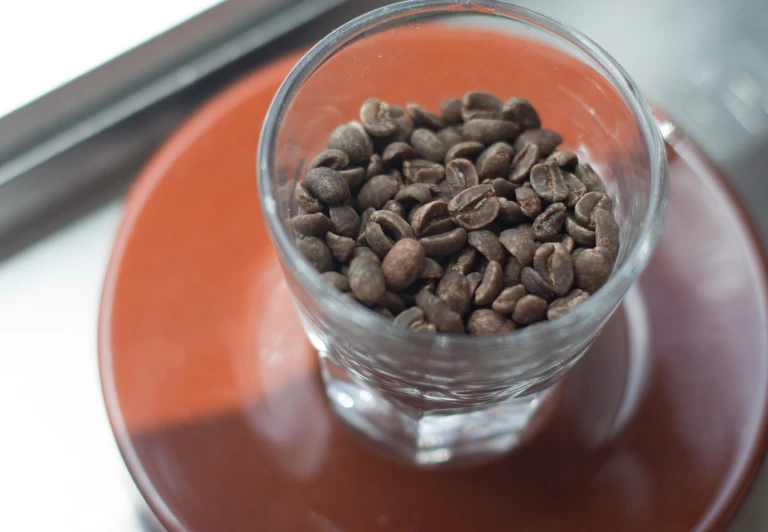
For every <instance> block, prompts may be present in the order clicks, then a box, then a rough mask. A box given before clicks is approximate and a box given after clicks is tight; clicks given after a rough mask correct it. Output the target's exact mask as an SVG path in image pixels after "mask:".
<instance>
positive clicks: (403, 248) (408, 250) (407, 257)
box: [381, 238, 424, 292]
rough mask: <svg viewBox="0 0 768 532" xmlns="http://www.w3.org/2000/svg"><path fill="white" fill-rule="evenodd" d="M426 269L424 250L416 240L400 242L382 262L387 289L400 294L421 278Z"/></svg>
mask: <svg viewBox="0 0 768 532" xmlns="http://www.w3.org/2000/svg"><path fill="white" fill-rule="evenodd" d="M423 267H424V249H423V248H422V247H421V244H419V243H418V242H417V241H416V240H414V239H412V238H403V239H402V240H398V241H397V242H396V243H395V245H394V246H392V249H390V250H389V253H387V255H386V256H385V257H384V260H382V261H381V271H382V273H383V274H384V280H385V281H386V283H387V288H389V289H390V290H392V291H393V292H398V291H400V290H403V289H405V288H407V287H409V286H410V285H411V284H412V283H413V282H414V281H415V280H416V279H418V278H419V274H421V270H422V268H423Z"/></svg>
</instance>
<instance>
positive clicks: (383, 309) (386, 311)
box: [371, 305, 395, 321]
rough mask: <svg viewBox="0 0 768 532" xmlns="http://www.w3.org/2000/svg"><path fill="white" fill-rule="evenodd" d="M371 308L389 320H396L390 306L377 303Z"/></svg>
mask: <svg viewBox="0 0 768 532" xmlns="http://www.w3.org/2000/svg"><path fill="white" fill-rule="evenodd" d="M371 310H372V311H374V312H375V313H376V314H379V315H380V316H382V317H384V318H386V319H387V320H390V321H392V320H394V319H395V316H394V314H392V313H391V312H390V311H389V309H388V308H386V307H382V306H381V305H376V306H375V307H371Z"/></svg>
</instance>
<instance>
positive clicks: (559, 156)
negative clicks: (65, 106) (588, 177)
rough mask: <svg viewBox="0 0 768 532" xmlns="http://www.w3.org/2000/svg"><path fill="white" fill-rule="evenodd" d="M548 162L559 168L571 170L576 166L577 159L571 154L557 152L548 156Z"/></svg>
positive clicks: (568, 152) (561, 151)
mask: <svg viewBox="0 0 768 532" xmlns="http://www.w3.org/2000/svg"><path fill="white" fill-rule="evenodd" d="M549 161H554V162H555V164H557V166H559V167H560V168H564V169H565V168H568V169H573V167H575V166H576V165H577V164H578V162H579V158H578V157H577V156H576V154H575V153H573V152H570V151H563V150H558V151H553V152H552V153H550V154H549V156H548V157H547V162H549Z"/></svg>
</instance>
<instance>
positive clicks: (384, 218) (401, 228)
mask: <svg viewBox="0 0 768 532" xmlns="http://www.w3.org/2000/svg"><path fill="white" fill-rule="evenodd" d="M370 221H371V222H374V223H377V224H379V225H380V226H381V228H382V229H383V230H384V232H385V233H386V234H387V236H389V237H391V238H392V239H393V240H396V241H397V240H401V239H403V238H413V237H414V234H413V228H412V227H411V226H410V224H409V223H408V222H406V221H405V218H403V217H402V216H399V215H397V214H395V213H394V212H392V211H386V210H381V211H376V212H374V213H373V214H371V220H370ZM368 225H370V222H369V224H368Z"/></svg>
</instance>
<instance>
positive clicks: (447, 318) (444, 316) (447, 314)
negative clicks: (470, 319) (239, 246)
mask: <svg viewBox="0 0 768 532" xmlns="http://www.w3.org/2000/svg"><path fill="white" fill-rule="evenodd" d="M416 306H418V307H419V308H420V309H421V310H423V311H424V315H425V316H426V317H427V319H428V320H429V321H430V323H432V324H434V325H435V327H437V330H438V331H440V332H444V333H454V334H462V333H463V332H464V324H463V323H462V321H461V316H459V315H458V314H457V313H456V312H453V311H452V310H451V309H449V308H448V307H447V306H446V305H445V303H443V302H442V300H441V299H440V298H439V297H437V296H436V295H435V294H432V293H431V292H428V291H426V290H422V291H421V292H419V293H418V294H416Z"/></svg>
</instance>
